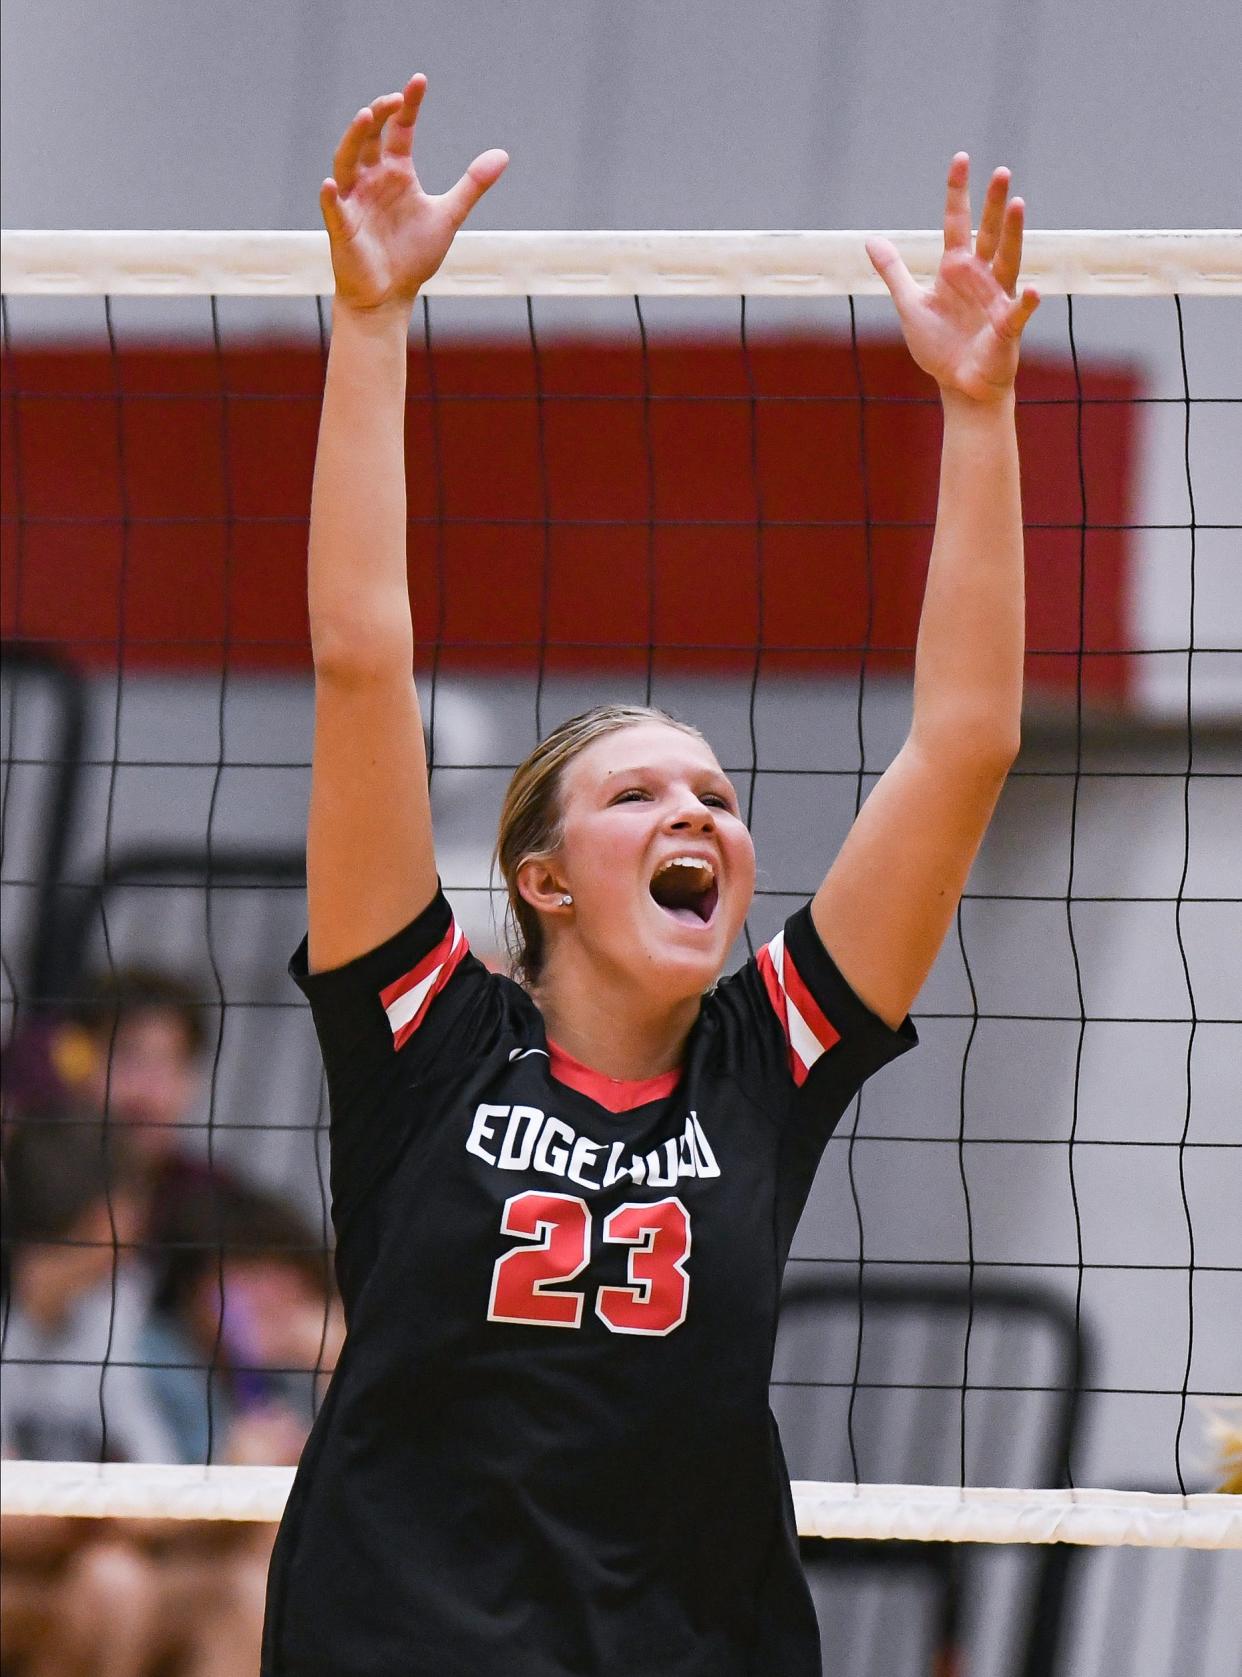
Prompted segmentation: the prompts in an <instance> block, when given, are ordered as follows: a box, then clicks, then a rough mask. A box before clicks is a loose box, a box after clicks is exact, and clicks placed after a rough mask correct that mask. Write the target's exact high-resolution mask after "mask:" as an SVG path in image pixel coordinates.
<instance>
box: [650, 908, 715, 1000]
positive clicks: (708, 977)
mask: <svg viewBox="0 0 1242 1677" xmlns="http://www.w3.org/2000/svg"><path fill="white" fill-rule="evenodd" d="M643 921H644V926H643V931H644V934H645V935H644V938H643V941H644V943H645V944H646V945H647V948H648V950H649V952H650V955H651V957H652V960H653V963H654V964H655V965H656V966H657V967H658V969H659V970H660V972H661V974H662V975H664V976H665V977H667V978H669V979H675V980H676V981H678V983H679V987H684V988H685V990H686V992H687V994H698V993H701V992H702V991H703V990H706V989H707V988H709V986H710V985H712V984H714V983H715V982H716V980H717V979H718V978H719V977H720V974H721V971H722V970H723V967H724V963H725V959H726V957H727V956H728V953H729V948H730V946H731V944H732V942H733V937H732V934H731V931H730V926H729V923H728V919H727V917H726V916H725V915H724V914H723V913H722V912H721V909H720V907H719V906H716V907H715V908H714V910H713V912H712V913H711V914H710V915H708V916H706V917H705V918H700V917H699V916H697V915H693V916H692V914H691V912H690V911H686V910H683V911H682V912H681V913H680V914H678V913H671V912H670V911H669V910H668V909H665V908H661V907H660V905H659V904H658V903H655V902H653V903H652V904H651V905H650V908H649V909H645V911H644V914H643Z"/></svg>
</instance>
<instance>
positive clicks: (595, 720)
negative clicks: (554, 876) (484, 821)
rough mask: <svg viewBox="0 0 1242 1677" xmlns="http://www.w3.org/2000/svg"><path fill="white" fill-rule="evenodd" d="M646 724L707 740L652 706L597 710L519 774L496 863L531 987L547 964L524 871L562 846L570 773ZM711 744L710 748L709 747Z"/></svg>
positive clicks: (544, 744) (518, 972)
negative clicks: (606, 740)
mask: <svg viewBox="0 0 1242 1677" xmlns="http://www.w3.org/2000/svg"><path fill="white" fill-rule="evenodd" d="M644 722H662V723H664V724H665V725H666V726H667V727H670V728H680V729H681V731H682V732H683V733H685V734H689V735H691V736H692V737H693V738H694V739H698V740H701V739H703V735H702V734H701V733H700V732H699V730H698V729H697V728H695V727H692V726H691V724H690V723H688V722H679V721H678V720H677V718H676V717H675V716H670V715H669V713H668V712H667V711H664V710H657V709H656V708H655V707H654V706H652V705H596V707H595V708H594V709H593V710H584V711H583V712H582V713H581V715H579V716H571V717H570V718H569V720H568V721H567V722H562V723H561V725H560V727H559V728H554V729H553V730H552V732H551V733H550V734H549V735H548V737H547V738H546V739H544V740H541V741H540V742H539V744H538V745H537V746H536V747H535V749H534V750H533V751H532V752H531V754H530V756H529V757H527V758H526V760H525V761H524V762H522V763H519V764H518V766H517V768H516V769H515V770H514V771H513V778H512V780H510V782H509V789H508V791H507V792H506V793H505V801H504V803H503V805H502V806H501V811H500V829H499V832H498V834H497V838H496V851H495V855H494V858H493V863H494V865H495V866H496V867H498V868H499V869H500V876H501V878H502V879H503V880H504V882H505V891H506V893H507V895H508V899H509V900H508V905H507V908H506V911H505V943H506V945H507V947H508V951H509V960H510V964H511V967H512V971H513V976H514V977H515V978H517V979H519V980H520V981H521V982H523V983H524V984H526V985H528V986H531V985H535V984H537V983H538V982H539V977H540V974H541V973H542V971H543V963H544V958H545V949H544V939H543V925H542V923H541V921H540V919H539V915H538V914H537V913H536V911H535V910H534V909H533V908H532V907H531V905H530V903H528V902H527V901H526V900H525V898H524V897H523V896H522V894H521V892H520V891H519V890H518V881H517V876H518V869H519V868H520V867H521V866H522V863H523V862H526V861H530V860H531V859H535V860H542V859H543V858H545V857H548V856H551V855H553V854H554V853H555V852H556V851H557V850H558V849H559V848H560V845H561V841H562V838H563V833H562V830H561V820H562V810H561V785H562V782H563V779H564V774H565V770H566V769H567V768H568V767H569V765H570V763H572V762H573V760H574V758H575V757H577V756H579V755H580V754H581V753H582V752H583V751H585V750H586V748H587V746H588V745H592V744H594V742H595V741H596V740H597V739H602V738H603V737H604V735H605V734H615V733H619V732H620V731H621V729H623V728H634V727H637V726H638V725H639V724H641V723H644ZM705 743H706V742H705Z"/></svg>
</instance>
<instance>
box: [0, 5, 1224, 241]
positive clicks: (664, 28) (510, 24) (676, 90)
mask: <svg viewBox="0 0 1242 1677" xmlns="http://www.w3.org/2000/svg"><path fill="white" fill-rule="evenodd" d="M5 13H6V26H5V63H4V69H3V84H2V86H3V94H4V118H3V122H4V128H3V132H4V140H5V145H4V161H3V175H2V177H0V179H2V182H3V191H4V212H3V213H4V223H5V225H6V226H9V227H14V226H28V227H306V226H311V225H314V224H315V193H316V189H317V187H318V183H319V180H320V177H321V175H322V174H323V172H324V171H325V169H326V166H327V159H328V156H329V155H330V151H331V147H332V144H333V142H334V140H335V137H336V135H337V134H338V133H339V131H340V128H341V126H342V124H343V122H344V120H345V119H346V118H348V117H349V116H350V115H351V114H352V112H353V110H354V109H355V108H356V107H357V105H358V104H359V103H360V102H361V101H362V100H363V99H366V98H369V97H371V96H372V95H373V94H375V93H379V92H382V91H384V90H385V89H387V88H389V87H390V86H392V85H394V83H395V82H396V81H397V80H398V79H399V78H400V77H401V75H403V74H404V73H408V72H409V71H411V70H415V69H424V70H426V71H427V72H428V73H429V75H430V76H431V79H432V97H433V101H434V103H433V104H431V105H429V106H428V121H427V124H426V128H425V132H424V134H423V136H422V137H421V138H420V157H421V158H423V159H424V161H425V165H426V169H425V172H426V175H427V178H428V181H429V183H430V184H432V185H433V186H434V185H440V184H447V181H448V180H449V178H450V176H451V175H452V174H453V173H454V172H455V171H457V170H458V169H460V168H461V167H462V165H463V164H464V163H465V162H466V161H468V159H469V156H470V155H471V153H472V152H473V151H474V150H480V149H482V148H483V147H484V146H486V145H504V146H507V147H508V148H509V149H510V150H511V151H512V154H513V159H514V163H513V169H512V171H511V174H510V178H509V180H508V181H506V183H505V185H504V187H503V188H502V189H501V190H499V191H497V192H496V193H495V194H493V197H492V200H491V201H490V202H489V204H488V205H487V206H486V208H485V209H484V210H483V211H482V213H481V214H480V217H479V222H478V224H479V225H481V226H482V225H489V226H494V227H750V226H754V227H811V226H828V227H864V226H873V227H874V226H890V227H918V226H924V225H926V224H927V221H928V219H929V216H930V215H931V214H932V213H933V212H934V210H935V206H936V199H937V194H938V191H939V179H940V173H941V166H942V162H943V160H944V159H945V158H947V156H948V155H949V154H950V153H951V152H952V151H953V150H954V149H955V148H957V147H958V146H965V147H967V149H969V150H971V151H972V153H974V154H976V155H977V157H978V160H979V162H980V163H981V164H984V163H987V162H1002V161H1003V162H1008V163H1010V164H1011V165H1012V166H1013V167H1014V168H1015V169H1016V170H1017V171H1018V175H1019V179H1020V182H1021V185H1022V188H1023V190H1024V191H1026V192H1027V194H1028V196H1029V197H1030V200H1031V205H1032V212H1033V214H1034V216H1035V217H1036V218H1037V220H1038V221H1039V222H1040V223H1041V224H1042V225H1044V226H1054V225H1055V226H1060V227H1222V226H1229V225H1236V224H1237V221H1238V212H1239V207H1240V205H1242V197H1240V188H1239V180H1240V178H1242V129H1240V128H1239V125H1238V123H1237V121H1236V115H1235V112H1236V105H1235V98H1236V82H1237V66H1238V64H1239V63H1240V62H1242V12H1240V11H1239V9H1238V8H1237V7H1236V6H1235V5H1234V4H1232V0H1195V3H1194V4H1193V5H1191V6H1188V7H1178V6H1174V5H1170V4H1168V3H1167V0H1021V3H1017V0H1004V3H997V0H940V3H939V4H935V5H928V4H916V3H915V0H904V3H903V0H843V3H837V4H823V3H816V0H768V3H767V4H764V5H757V4H754V3H753V0H626V3H624V4H617V3H616V0H521V3H518V0H476V3H475V4H473V5H470V6H464V5H461V4H460V3H456V4H454V3H451V0H427V3H424V4H421V5H410V4H395V3H394V0H369V3H368V4H366V5H363V4H360V3H359V0H352V3H351V0H331V3H328V0H263V3H262V4H259V5H256V4H254V3H253V0H212V3H211V4H209V5H197V6H193V5H190V4H188V3H186V0H174V3H172V4H170V3H169V0H113V3H112V4H109V5H107V6H100V5H97V4H91V3H89V0H6V7H5ZM433 113H434V114H433Z"/></svg>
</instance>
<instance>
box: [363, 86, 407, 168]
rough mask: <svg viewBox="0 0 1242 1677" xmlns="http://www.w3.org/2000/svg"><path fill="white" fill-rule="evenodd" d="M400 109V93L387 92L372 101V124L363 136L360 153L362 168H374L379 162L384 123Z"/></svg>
mask: <svg viewBox="0 0 1242 1677" xmlns="http://www.w3.org/2000/svg"><path fill="white" fill-rule="evenodd" d="M400 109H401V95H400V94H399V93H385V94H384V95H383V96H382V97H381V98H379V99H373V100H372V101H371V124H370V127H369V128H368V129H367V132H366V134H365V135H364V136H363V141H362V148H361V150H360V151H359V154H358V161H359V163H360V165H361V166H362V168H364V169H373V168H374V167H375V165H376V164H377V163H378V162H379V160H380V142H381V140H382V138H383V133H384V124H385V123H386V122H387V121H388V119H389V117H392V116H395V115H396V113H397V112H398V111H399V110H400Z"/></svg>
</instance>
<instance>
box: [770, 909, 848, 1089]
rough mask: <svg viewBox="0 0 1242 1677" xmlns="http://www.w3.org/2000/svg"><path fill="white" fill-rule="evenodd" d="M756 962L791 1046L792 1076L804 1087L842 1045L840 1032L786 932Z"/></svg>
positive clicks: (779, 935) (779, 934)
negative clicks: (805, 974) (815, 993)
mask: <svg viewBox="0 0 1242 1677" xmlns="http://www.w3.org/2000/svg"><path fill="white" fill-rule="evenodd" d="M755 959H756V962H757V964H758V967H759V973H760V976H761V977H762V979H763V985H764V989H765V990H766V991H767V996H768V1000H769V1002H770V1003H771V1004H772V1011H773V1013H775V1015H776V1017H777V1019H778V1020H779V1021H780V1025H781V1029H782V1030H783V1031H784V1033H785V1041H786V1043H787V1044H788V1046H789V1070H790V1073H791V1075H792V1077H793V1080H794V1082H795V1083H796V1084H797V1085H798V1087H799V1088H801V1086H802V1085H803V1084H804V1083H805V1082H806V1080H807V1078H808V1076H809V1075H810V1071H811V1067H812V1066H813V1065H814V1064H815V1062H816V1061H817V1060H818V1059H819V1057H820V1055H821V1054H826V1053H827V1052H828V1050H829V1049H830V1048H832V1047H834V1046H835V1045H836V1044H837V1043H838V1042H840V1040H841V1033H840V1032H839V1031H838V1030H837V1029H836V1028H835V1027H834V1026H833V1025H832V1024H831V1023H830V1022H829V1020H828V1018H827V1016H826V1015H825V1013H824V1010H823V1009H822V1008H821V1007H820V1005H819V1003H818V1002H817V1001H816V1000H815V997H814V996H813V995H812V994H811V992H810V989H809V988H808V986H807V984H806V981H805V979H804V978H803V977H802V974H801V973H800V972H799V971H798V969H797V967H796V966H795V965H794V960H793V956H792V955H790V953H789V951H788V950H787V949H786V947H785V934H784V932H783V931H781V932H778V933H777V934H776V936H775V937H774V938H773V939H772V941H771V943H766V944H764V946H763V948H762V949H761V950H760V951H759V953H758V955H757V956H756V958H755Z"/></svg>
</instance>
